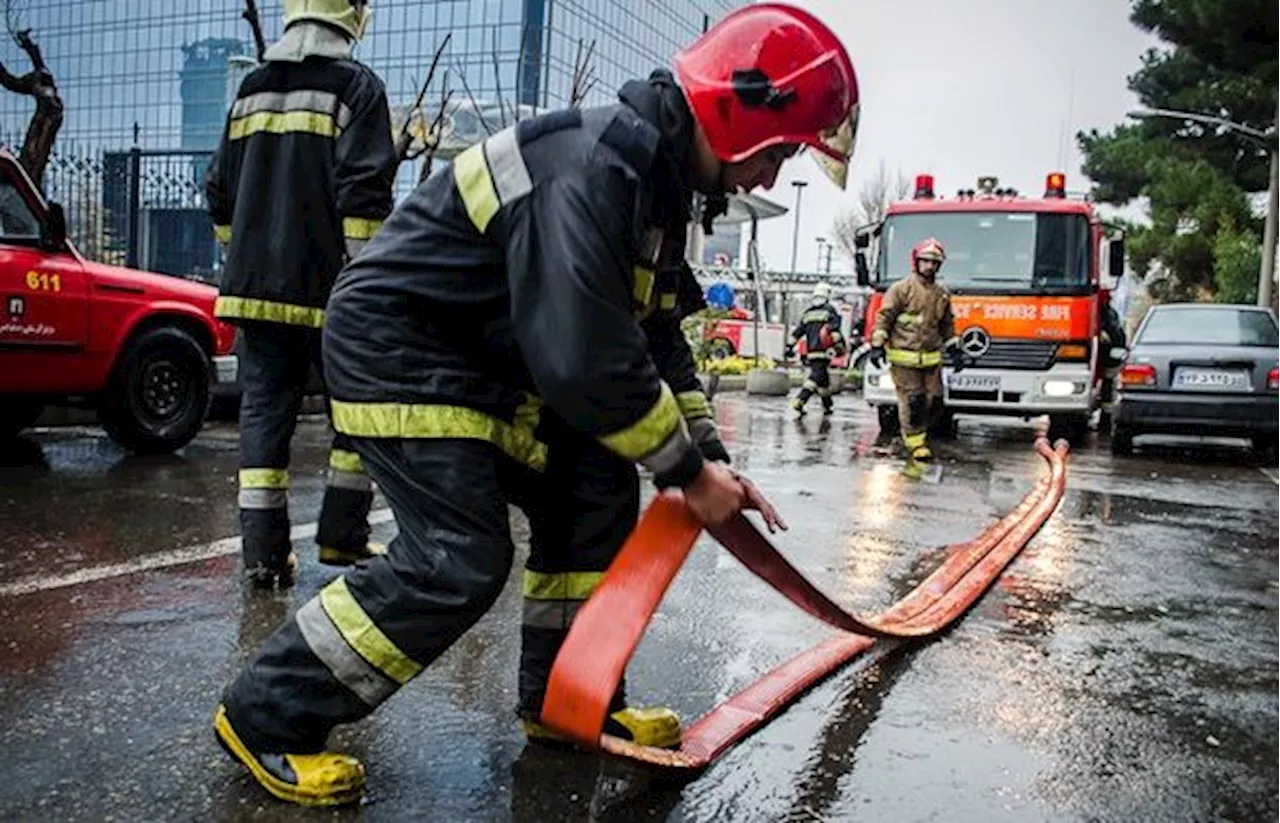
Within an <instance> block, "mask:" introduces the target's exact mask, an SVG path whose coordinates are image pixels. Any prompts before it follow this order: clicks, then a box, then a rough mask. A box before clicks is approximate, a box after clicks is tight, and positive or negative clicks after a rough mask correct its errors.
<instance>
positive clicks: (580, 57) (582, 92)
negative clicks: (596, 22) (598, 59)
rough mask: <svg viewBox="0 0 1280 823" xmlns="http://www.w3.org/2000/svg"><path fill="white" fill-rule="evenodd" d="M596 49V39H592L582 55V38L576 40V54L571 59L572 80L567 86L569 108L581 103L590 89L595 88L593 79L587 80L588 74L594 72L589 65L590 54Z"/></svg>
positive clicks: (574, 107) (576, 106)
mask: <svg viewBox="0 0 1280 823" xmlns="http://www.w3.org/2000/svg"><path fill="white" fill-rule="evenodd" d="M595 50H596V41H594V40H592V41H591V42H590V43H589V44H588V45H587V51H586V54H585V55H584V54H583V52H582V40H579V41H578V54H577V56H576V57H575V58H574V61H573V82H572V84H570V86H569V108H571V109H576V108H578V107H579V106H581V105H582V101H583V100H585V99H586V97H587V94H589V93H590V91H591V89H593V88H595V79H594V78H592V79H591V81H590V83H588V82H587V80H588V77H589V75H592V74H594V73H595V70H594V69H593V68H592V65H591V57H592V54H593V53H594V52H595Z"/></svg>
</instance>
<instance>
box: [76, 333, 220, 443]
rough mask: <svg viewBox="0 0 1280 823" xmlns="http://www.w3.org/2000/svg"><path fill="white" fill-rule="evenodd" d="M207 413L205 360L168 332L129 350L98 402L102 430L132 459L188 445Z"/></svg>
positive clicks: (189, 342) (145, 337)
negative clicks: (135, 456) (100, 405)
mask: <svg viewBox="0 0 1280 823" xmlns="http://www.w3.org/2000/svg"><path fill="white" fill-rule="evenodd" d="M208 409H209V357H208V355H207V354H206V353H205V351H204V349H202V348H201V347H200V344H199V343H197V342H196V341H195V339H194V338H192V336H191V335H190V334H188V333H187V332H185V331H183V330H182V329H179V328H175V327H172V326H166V327H161V328H157V329H152V330H150V331H147V332H145V333H143V334H142V335H141V336H139V337H138V338H137V339H136V340H134V341H133V342H132V343H131V344H130V345H129V348H128V350H127V351H126V352H125V354H124V356H123V357H121V358H120V363H119V365H118V366H117V367H116V373H115V375H114V376H113V377H112V380H111V386H110V387H109V388H108V389H107V394H106V397H104V398H103V403H102V409H101V414H100V416H101V419H102V427H103V428H104V429H106V430H107V434H109V435H111V438H112V439H113V440H115V441H116V442H118V443H119V444H120V445H122V446H124V447H125V448H126V449H129V450H130V451H133V452H136V453H138V454H167V453H169V452H173V451H177V450H178V449H180V448H182V447H183V446H185V445H187V444H188V443H190V442H191V440H192V438H194V437H195V436H196V434H198V433H199V432H200V427H201V426H203V425H204V419H205V414H206V413H207V411H208Z"/></svg>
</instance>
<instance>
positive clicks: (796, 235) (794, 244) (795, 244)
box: [791, 180, 809, 274]
mask: <svg viewBox="0 0 1280 823" xmlns="http://www.w3.org/2000/svg"><path fill="white" fill-rule="evenodd" d="M791 185H793V186H795V187H796V219H795V227H794V228H793V229H792V230H791V272H792V273H793V274H794V273H795V270H796V256H797V255H798V254H799V253H800V193H801V192H803V191H804V187H805V186H807V185H809V184H808V182H806V181H804V180H792V181H791Z"/></svg>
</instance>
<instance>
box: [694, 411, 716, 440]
mask: <svg viewBox="0 0 1280 823" xmlns="http://www.w3.org/2000/svg"><path fill="white" fill-rule="evenodd" d="M689 436H690V437H691V438H693V442H695V443H706V442H707V441H709V440H719V439H720V430H719V429H717V428H716V424H715V421H713V420H712V419H711V418H710V417H696V418H694V419H693V420H690V421H689Z"/></svg>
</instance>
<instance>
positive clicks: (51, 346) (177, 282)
mask: <svg viewBox="0 0 1280 823" xmlns="http://www.w3.org/2000/svg"><path fill="white" fill-rule="evenodd" d="M217 296H218V292H217V289H215V288H213V287H212V286H209V285H207V284H204V283H197V282H193V281H188V280H182V279H180V278H176V277H169V276H166V275H161V274H153V273H150V272H142V271H134V270H132V269H125V268H119V267H116V266H108V265H103V264H100V263H94V262H91V261H88V260H86V259H84V258H83V257H81V256H80V253H79V252H77V251H76V249H75V246H74V245H73V244H72V243H71V242H70V241H69V240H68V239H67V226H66V217H65V215H64V213H63V210H62V207H61V206H60V205H59V204H57V203H47V202H45V200H44V198H43V197H42V196H41V195H40V193H39V192H38V191H37V189H36V187H35V186H33V185H32V183H31V180H30V178H29V177H27V175H26V173H25V172H24V171H23V169H22V167H21V166H20V165H18V162H17V161H16V160H15V159H14V157H13V155H11V154H9V153H8V152H6V151H4V150H2V149H0V438H4V437H8V436H12V435H13V434H15V433H16V432H17V431H20V430H21V429H23V428H25V427H27V426H30V425H31V424H32V423H34V422H35V421H36V419H37V418H38V417H39V415H40V412H41V411H42V409H43V408H44V407H45V406H49V405H56V406H76V407H81V408H90V409H95V410H96V411H97V413H98V418H99V420H100V421H101V423H102V425H103V428H105V429H106V431H107V433H108V434H110V435H111V437H112V438H114V439H115V440H116V441H117V442H119V443H120V444H122V445H123V446H125V447H126V448H128V449H130V450H132V451H135V452H139V453H163V452H171V451H174V450H176V449H179V448H182V447H183V446H184V445H186V444H187V443H188V442H190V441H191V439H192V438H193V437H195V436H196V434H197V433H198V432H199V431H200V427H201V426H202V425H203V423H204V419H205V414H206V412H207V411H208V407H209V396H210V388H211V385H212V384H214V383H219V382H233V381H234V380H235V378H236V363H237V360H236V357H235V355H234V354H233V346H234V344H235V336H236V334H235V328H234V327H233V326H229V325H227V324H225V323H223V322H221V321H219V320H218V319H217V318H215V317H214V316H213V302H214V300H215V299H216V298H217Z"/></svg>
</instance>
